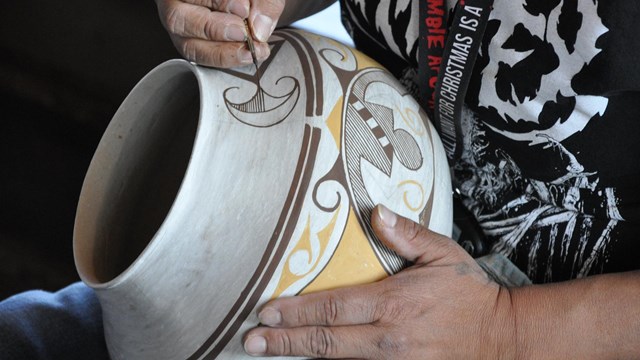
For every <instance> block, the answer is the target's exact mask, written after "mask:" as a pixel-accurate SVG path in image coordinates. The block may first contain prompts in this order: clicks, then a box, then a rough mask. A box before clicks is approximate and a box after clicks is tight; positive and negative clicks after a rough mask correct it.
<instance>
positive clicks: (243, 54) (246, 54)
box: [238, 48, 253, 64]
mask: <svg viewBox="0 0 640 360" xmlns="http://www.w3.org/2000/svg"><path fill="white" fill-rule="evenodd" d="M238 59H239V60H240V62H241V63H243V64H251V63H253V57H252V56H251V52H250V51H249V50H247V49H245V48H240V49H238Z"/></svg>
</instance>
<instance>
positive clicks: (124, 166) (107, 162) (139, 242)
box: [74, 63, 200, 286]
mask: <svg viewBox="0 0 640 360" xmlns="http://www.w3.org/2000/svg"><path fill="white" fill-rule="evenodd" d="M185 64H186V63H185ZM185 64H171V65H170V66H165V67H163V68H160V69H158V70H155V71H154V72H152V73H151V74H150V75H148V76H147V77H145V79H143V80H142V81H141V82H140V84H138V85H137V86H136V88H135V89H134V90H133V91H132V92H131V94H130V95H129V96H128V97H127V99H126V100H125V102H124V103H123V104H122V106H121V108H120V109H119V110H118V112H117V113H116V115H115V116H114V119H113V120H112V122H111V124H110V125H109V128H108V129H107V131H106V132H105V135H104V136H103V139H102V140H101V142H100V145H99V147H98V150H97V151H96V154H95V155H94V159H93V160H92V164H91V167H90V169H89V172H88V174H87V179H85V184H84V187H83V191H82V195H81V198H80V205H79V207H78V215H77V218H76V230H75V231H76V234H75V240H74V241H75V244H74V247H75V249H74V251H75V256H76V265H77V267H78V271H79V272H80V274H81V276H82V277H83V279H84V280H85V281H86V282H88V283H93V285H96V286H98V285H100V284H104V283H106V282H109V281H111V280H113V279H115V278H116V277H118V276H119V275H120V274H122V273H123V272H125V270H126V269H127V268H128V267H129V266H131V265H132V264H133V263H134V262H135V261H136V259H137V258H138V257H139V256H140V255H141V253H142V252H143V250H144V249H145V248H146V247H147V245H149V243H150V242H151V240H152V239H153V237H154V235H155V234H156V232H157V231H158V229H159V228H160V226H161V225H162V223H163V221H164V219H165V218H166V216H167V215H168V213H169V210H170V209H171V206H172V204H173V202H174V200H175V198H176V195H177V194H178V191H179V189H180V185H181V183H182V180H183V178H184V175H185V172H186V170H187V166H188V164H189V159H190V157H191V151H192V148H193V145H194V141H195V137H196V130H197V127H198V119H199V113H200V92H199V88H198V80H197V78H196V77H195V75H194V74H193V73H192V71H191V68H190V66H186V65H185Z"/></svg>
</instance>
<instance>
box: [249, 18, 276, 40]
mask: <svg viewBox="0 0 640 360" xmlns="http://www.w3.org/2000/svg"><path fill="white" fill-rule="evenodd" d="M275 27H276V23H275V22H274V21H273V20H271V18H270V17H268V16H266V15H258V16H256V18H255V19H254V20H253V32H254V33H255V35H256V39H258V40H259V41H262V42H267V40H269V35H271V33H272V32H273V29H274V28H275Z"/></svg>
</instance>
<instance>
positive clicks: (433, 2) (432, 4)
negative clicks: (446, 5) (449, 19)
mask: <svg viewBox="0 0 640 360" xmlns="http://www.w3.org/2000/svg"><path fill="white" fill-rule="evenodd" d="M443 2H444V0H429V7H428V9H429V10H428V12H427V13H428V14H429V15H438V16H444V10H442V5H443Z"/></svg>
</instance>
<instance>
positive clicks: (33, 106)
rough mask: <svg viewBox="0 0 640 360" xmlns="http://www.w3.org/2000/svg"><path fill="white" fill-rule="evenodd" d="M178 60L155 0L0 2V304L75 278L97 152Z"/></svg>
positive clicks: (54, 288) (51, 288) (55, 287)
mask: <svg viewBox="0 0 640 360" xmlns="http://www.w3.org/2000/svg"><path fill="white" fill-rule="evenodd" d="M175 57H178V54H177V52H176V51H175V50H174V48H173V45H172V44H171V41H170V39H169V37H168V35H167V34H166V32H165V31H164V29H163V28H162V25H161V24H160V21H159V18H158V15H157V10H156V7H155V3H154V2H153V1H152V0H146V1H145V0H142V1H131V0H92V1H80V0H64V1H44V0H41V1H37V0H19V1H2V2H0V119H1V120H0V165H1V166H2V170H1V171H0V300H1V299H4V298H6V297H7V296H10V295H12V294H15V293H17V292H21V291H24V290H28V289H45V290H57V289H59V288H61V287H64V286H66V285H68V284H70V283H72V282H74V281H77V280H78V275H77V273H76V271H75V266H74V263H73V253H72V238H73V222H74V217H75V210H76V204H77V201H78V197H79V194H80V190H81V187H82V181H83V178H84V174H85V172H86V170H87V168H88V166H89V162H90V161H91V157H92V155H93V152H94V150H95V148H96V146H97V144H98V142H99V140H100V136H101V135H102V132H103V131H104V129H105V128H106V126H107V124H108V123H109V121H110V119H111V117H112V116H113V114H114V113H115V111H116V110H117V108H118V106H119V105H120V103H122V101H123V100H124V98H125V97H126V95H127V94H128V92H129V91H130V90H131V89H132V88H133V86H134V85H135V84H136V83H137V82H138V81H139V80H140V79H141V78H142V77H143V76H144V75H145V74H146V73H147V72H149V71H150V70H151V69H152V68H154V67H155V66H156V65H158V64H160V63H161V62H163V61H165V60H167V59H170V58H175Z"/></svg>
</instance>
